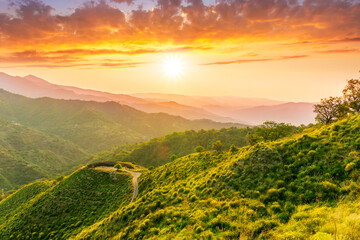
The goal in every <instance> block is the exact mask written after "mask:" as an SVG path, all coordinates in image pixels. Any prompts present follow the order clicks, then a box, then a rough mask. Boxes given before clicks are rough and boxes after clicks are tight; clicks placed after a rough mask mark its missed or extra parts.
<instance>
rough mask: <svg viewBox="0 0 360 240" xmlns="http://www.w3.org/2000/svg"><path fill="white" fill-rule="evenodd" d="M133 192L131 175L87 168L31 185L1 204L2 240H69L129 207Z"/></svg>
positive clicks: (0, 232)
mask: <svg viewBox="0 0 360 240" xmlns="http://www.w3.org/2000/svg"><path fill="white" fill-rule="evenodd" d="M132 191H133V190H132V186H131V178H130V176H129V175H128V174H127V173H114V174H109V172H104V171H100V170H95V169H87V168H83V169H80V170H78V171H76V172H74V173H73V174H71V175H70V176H69V177H67V178H65V179H64V180H61V181H60V182H56V181H53V182H49V181H46V182H38V183H34V184H30V185H28V186H26V187H24V188H22V189H21V190H19V191H17V192H16V193H14V194H13V195H11V196H10V197H8V198H6V199H5V200H3V201H1V202H0V209H1V210H2V211H1V213H0V236H1V237H0V238H1V239H68V238H69V237H70V236H71V235H73V234H76V233H78V232H79V231H80V230H81V229H82V228H85V227H87V226H90V225H92V224H93V223H95V222H96V221H99V220H101V219H102V218H103V217H104V216H106V215H108V214H110V213H111V212H113V211H115V210H116V209H118V208H121V206H123V205H126V204H128V203H129V202H130V199H131V195H132ZM3 211H4V212H3Z"/></svg>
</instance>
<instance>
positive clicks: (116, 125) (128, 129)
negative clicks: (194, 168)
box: [0, 90, 244, 153]
mask: <svg viewBox="0 0 360 240" xmlns="http://www.w3.org/2000/svg"><path fill="white" fill-rule="evenodd" d="M0 117H2V118H4V119H6V120H8V121H14V122H17V123H21V124H23V125H25V126H28V127H32V128H35V129H38V130H39V131H41V132H43V133H46V134H50V135H56V136H58V137H60V138H63V139H66V140H69V141H71V142H73V143H74V144H76V145H78V146H80V147H81V148H82V149H84V150H85V151H87V152H89V153H96V152H99V151H103V150H106V149H110V148H112V147H115V146H119V145H126V144H133V143H137V142H142V141H146V140H149V139H151V138H154V137H160V136H163V135H165V134H169V133H172V132H175V131H185V130H191V129H193V130H200V129H205V130H206V129H220V128H224V127H231V126H238V127H244V125H241V124H232V123H217V122H213V121H210V120H193V121H191V120H187V119H184V118H181V117H176V116H171V115H168V114H163V113H156V114H148V113H144V112H141V111H138V110H135V109H133V108H131V107H128V106H125V105H120V104H118V103H115V102H106V103H100V102H91V101H77V100H59V99H51V98H39V99H30V98H26V97H23V96H20V95H16V94H11V93H9V92H6V91H4V90H0ZM192 148H193V147H192Z"/></svg>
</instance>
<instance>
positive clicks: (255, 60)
mask: <svg viewBox="0 0 360 240" xmlns="http://www.w3.org/2000/svg"><path fill="white" fill-rule="evenodd" d="M306 57H309V56H308V55H294V56H282V57H276V58H254V59H239V60H231V61H220V62H210V63H205V64H202V65H227V64H234V63H238V64H240V63H252V62H268V61H280V60H287V59H296V58H306Z"/></svg>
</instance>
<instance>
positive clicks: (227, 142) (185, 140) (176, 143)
mask: <svg viewBox="0 0 360 240" xmlns="http://www.w3.org/2000/svg"><path fill="white" fill-rule="evenodd" d="M249 131H250V129H248V128H235V127H232V128H223V129H220V130H207V131H205V130H200V131H197V132H196V131H186V132H181V133H172V134H169V135H166V136H164V137H160V138H155V139H152V140H150V141H149V142H145V143H139V144H136V145H132V146H120V147H117V148H115V149H113V150H111V151H104V152H101V153H98V154H96V155H93V156H91V157H90V158H89V162H90V163H92V162H101V161H124V162H134V163H136V164H138V165H142V166H145V167H150V166H153V167H158V166H161V165H163V164H165V163H168V162H169V161H170V157H171V156H172V155H177V156H178V157H182V156H185V155H188V154H190V153H193V152H194V149H195V147H197V146H203V147H204V149H205V150H211V147H212V144H213V143H214V142H215V141H217V140H220V141H221V142H222V144H223V148H224V149H229V147H230V146H231V145H232V144H234V145H235V146H238V147H242V146H245V145H247V144H248V143H247V141H246V140H245V136H246V134H247V133H248V132H249Z"/></svg>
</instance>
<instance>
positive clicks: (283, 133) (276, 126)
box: [246, 121, 311, 145]
mask: <svg viewBox="0 0 360 240" xmlns="http://www.w3.org/2000/svg"><path fill="white" fill-rule="evenodd" d="M310 126H311V125H310ZM304 129H305V126H300V127H295V126H293V125H290V124H286V123H276V122H273V121H266V122H264V123H263V124H262V125H260V126H256V127H253V128H252V131H251V132H249V133H248V134H247V135H246V140H247V141H248V142H249V143H250V145H255V144H256V143H259V142H268V141H275V140H278V139H281V138H284V137H289V136H291V135H293V134H294V133H296V132H298V133H299V132H301V131H302V130H304Z"/></svg>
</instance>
